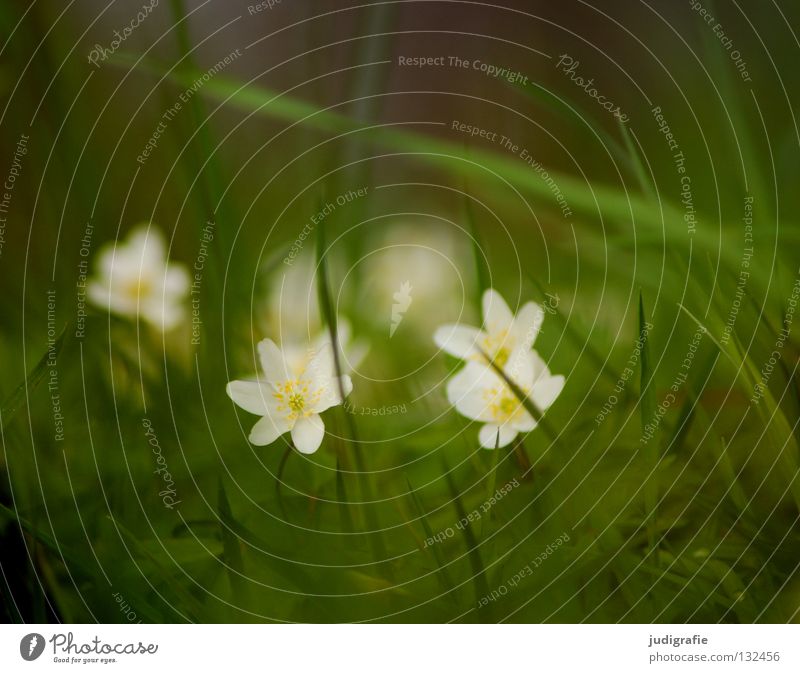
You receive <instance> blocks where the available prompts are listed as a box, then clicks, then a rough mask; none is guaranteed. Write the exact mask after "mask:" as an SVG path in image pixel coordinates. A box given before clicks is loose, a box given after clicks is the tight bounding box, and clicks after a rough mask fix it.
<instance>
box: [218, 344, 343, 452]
mask: <svg viewBox="0 0 800 673" xmlns="http://www.w3.org/2000/svg"><path fill="white" fill-rule="evenodd" d="M258 354H259V358H260V360H261V369H262V370H263V374H264V376H263V378H261V379H258V380H256V381H231V382H230V383H229V384H228V386H227V388H226V389H225V390H226V392H227V393H228V396H229V397H230V398H231V399H232V400H233V401H234V402H235V403H236V404H237V405H239V406H240V407H241V408H242V409H244V410H245V411H248V412H250V413H251V414H256V415H258V416H261V420H259V421H258V422H257V423H256V424H255V425H254V426H253V429H252V430H251V432H250V441H251V442H252V443H253V444H255V445H256V446H266V445H267V444H272V442H274V441H275V440H276V439H278V437H280V436H281V435H282V434H284V433H286V432H291V433H292V441H293V442H294V445H295V448H296V449H297V450H298V451H300V452H301V453H314V452H315V451H316V450H317V449H318V448H319V446H320V444H321V443H322V438H323V436H324V435H325V424H324V423H323V422H322V418H320V414H321V413H322V412H323V411H325V410H326V409H329V408H330V407H333V406H336V405H338V404H342V402H343V399H342V395H341V393H342V392H344V396H345V397H347V396H348V395H349V394H350V392H351V391H352V389H353V384H352V382H351V380H350V377H349V376H347V375H343V376H342V377H341V379H338V378H337V377H336V375H335V372H334V366H333V351H332V349H331V347H330V344H325V345H324V346H323V347H322V348H320V349H319V350H318V351H316V352H315V353H313V355H311V356H310V357H309V359H308V361H307V364H306V365H305V366H304V367H303V369H302V371H300V372H297V371H296V370H295V369H294V368H293V366H292V363H290V362H289V360H288V359H287V357H286V355H285V354H284V353H283V352H282V351H281V350H280V349H279V348H278V346H276V345H275V342H274V341H272V340H271V339H264V340H262V341H260V342H259V344H258Z"/></svg>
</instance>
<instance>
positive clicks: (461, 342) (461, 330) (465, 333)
mask: <svg viewBox="0 0 800 673" xmlns="http://www.w3.org/2000/svg"><path fill="white" fill-rule="evenodd" d="M485 338H486V335H485V334H484V333H483V332H482V331H481V330H479V329H476V328H475V327H469V326H467V325H442V326H441V327H440V328H439V329H437V330H436V331H435V332H434V333H433V340H434V341H435V342H436V345H437V346H439V348H441V349H442V350H443V351H445V352H447V353H450V355H455V356H456V357H457V358H461V359H462V360H466V359H468V358H470V357H472V356H474V355H476V354H477V353H478V349H477V347H478V345H479V344H480V343H481V342H482V341H483V340H484V339H485Z"/></svg>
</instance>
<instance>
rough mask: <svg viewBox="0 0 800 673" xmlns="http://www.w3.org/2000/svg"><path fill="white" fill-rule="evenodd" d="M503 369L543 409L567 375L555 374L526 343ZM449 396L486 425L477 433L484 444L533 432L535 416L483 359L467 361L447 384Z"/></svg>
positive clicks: (458, 407) (498, 443) (491, 445)
mask: <svg viewBox="0 0 800 673" xmlns="http://www.w3.org/2000/svg"><path fill="white" fill-rule="evenodd" d="M503 372H504V373H505V374H506V376H508V378H509V379H510V380H511V381H513V382H514V383H515V384H516V385H517V386H518V387H519V388H520V390H521V391H522V392H523V393H525V395H526V396H527V397H528V399H530V400H531V401H532V402H533V404H534V405H535V406H536V408H537V409H539V410H540V411H542V412H544V411H545V410H546V409H547V408H548V407H549V406H550V405H551V404H552V403H553V402H554V401H555V399H556V398H557V397H558V395H559V394H560V393H561V390H562V389H563V388H564V377H563V376H561V375H558V376H553V375H552V374H551V373H550V370H549V369H548V368H547V365H546V364H545V362H544V360H542V358H541V357H539V355H538V353H536V351H531V350H529V348H528V347H525V346H524V345H523V346H521V347H518V348H517V349H515V350H514V351H513V352H512V353H511V355H510V356H509V357H508V361H507V362H506V364H505V367H504V368H503ZM447 399H448V400H449V402H450V404H452V405H453V406H454V407H455V408H456V410H457V411H458V412H459V413H460V414H462V415H463V416H466V417H467V418H471V419H472V420H476V421H483V422H484V423H485V425H484V426H483V427H482V428H481V429H480V432H479V433H478V439H479V441H480V444H481V446H483V447H485V448H487V449H493V448H495V446H506V445H507V444H509V443H510V442H512V441H513V440H514V438H515V437H516V436H517V434H518V433H520V432H530V431H531V430H533V429H534V428H535V427H536V420H535V419H534V418H533V417H532V416H531V414H530V413H529V412H528V410H527V409H526V408H525V406H524V405H523V404H522V402H521V401H520V400H519V399H518V398H517V396H516V395H515V394H514V392H513V391H512V390H511V388H510V387H509V386H508V384H507V383H506V381H505V380H504V379H503V378H502V377H501V376H500V375H499V374H498V373H497V372H496V371H495V370H494V369H493V368H492V367H491V366H487V365H486V364H484V363H481V362H468V363H467V364H466V366H465V367H463V368H462V369H461V371H459V372H458V373H457V374H456V375H455V376H454V377H453V378H452V379H450V381H449V382H448V384H447Z"/></svg>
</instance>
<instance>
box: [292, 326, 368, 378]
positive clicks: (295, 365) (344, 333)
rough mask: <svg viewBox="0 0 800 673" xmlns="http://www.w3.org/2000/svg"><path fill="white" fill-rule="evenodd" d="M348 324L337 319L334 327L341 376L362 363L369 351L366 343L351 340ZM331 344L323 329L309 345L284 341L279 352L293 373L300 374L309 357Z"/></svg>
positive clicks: (327, 332) (328, 333) (329, 337)
mask: <svg viewBox="0 0 800 673" xmlns="http://www.w3.org/2000/svg"><path fill="white" fill-rule="evenodd" d="M351 334H352V333H351V329H350V323H349V322H347V321H346V320H344V319H343V318H339V322H338V323H337V325H336V337H337V339H338V341H339V366H340V367H341V369H342V373H343V374H350V373H351V372H352V371H353V370H354V369H356V368H357V367H358V366H359V365H360V364H361V363H362V362H363V361H364V358H365V357H366V355H367V351H368V350H369V346H368V345H367V343H366V342H365V341H363V340H361V339H356V340H353V338H352V336H351ZM330 343H331V335H330V332H329V331H328V330H327V329H325V330H323V331H322V332H320V333H319V334H318V335H317V336H316V337H315V338H314V339H313V341H312V342H311V343H310V344H305V345H303V344H302V343H300V342H297V341H284V342H283V343H281V350H282V351H283V355H284V357H285V358H286V362H287V363H288V365H289V367H290V368H291V370H292V371H293V372H296V373H299V372H302V371H303V370H304V369H305V368H306V366H307V364H308V362H309V360H310V359H311V357H312V356H313V355H314V353H316V352H317V351H319V350H320V349H322V348H323V347H325V346H329V345H330Z"/></svg>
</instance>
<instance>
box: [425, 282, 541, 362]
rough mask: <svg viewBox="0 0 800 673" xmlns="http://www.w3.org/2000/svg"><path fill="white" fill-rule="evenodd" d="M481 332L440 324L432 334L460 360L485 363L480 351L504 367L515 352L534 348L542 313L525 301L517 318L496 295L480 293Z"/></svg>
mask: <svg viewBox="0 0 800 673" xmlns="http://www.w3.org/2000/svg"><path fill="white" fill-rule="evenodd" d="M482 306H483V329H477V328H475V327H469V326H466V325H458V324H456V325H443V326H442V327H440V328H439V329H437V330H436V332H435V333H434V335H433V340H434V341H435V342H436V345H437V346H439V348H441V349H443V350H445V351H446V352H448V353H450V354H451V355H455V356H456V357H457V358H461V359H463V360H473V361H479V362H485V358H484V357H483V356H482V355H481V351H483V353H485V354H486V355H487V356H488V357H489V358H490V359H491V360H493V361H494V362H495V363H496V364H497V366H498V367H505V365H506V363H507V362H508V359H509V357H510V355H511V353H512V352H514V351H515V350H516V349H522V350H525V351H528V350H530V349H531V347H532V346H533V342H534V341H535V340H536V336H537V334H539V330H540V329H541V327H542V322H543V321H544V310H543V309H542V307H541V306H539V305H538V304H536V303H534V302H532V301H531V302H528V303H527V304H525V305H524V306H523V307H522V308H521V309H520V310H519V313H517V315H516V317H515V316H514V314H513V313H512V312H511V310H510V309H509V308H508V304H506V302H505V301H504V300H503V298H502V297H501V296H500V294H499V293H498V292H496V291H495V290H492V289H489V290H486V291H485V292H484V293H483V299H482Z"/></svg>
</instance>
